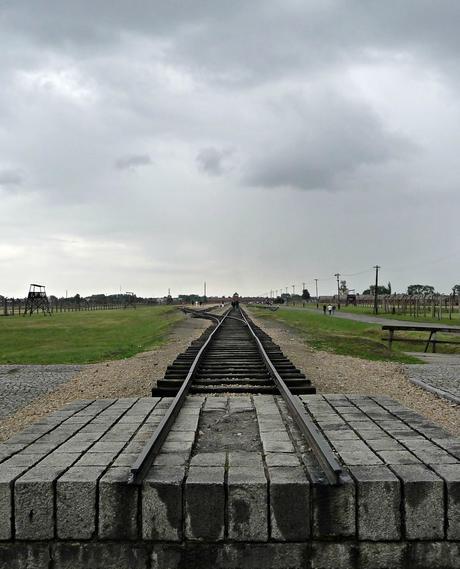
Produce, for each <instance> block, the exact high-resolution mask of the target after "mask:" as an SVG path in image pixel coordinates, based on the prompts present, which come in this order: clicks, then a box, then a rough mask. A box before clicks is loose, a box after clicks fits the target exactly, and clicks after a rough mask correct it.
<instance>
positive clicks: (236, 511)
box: [228, 466, 268, 541]
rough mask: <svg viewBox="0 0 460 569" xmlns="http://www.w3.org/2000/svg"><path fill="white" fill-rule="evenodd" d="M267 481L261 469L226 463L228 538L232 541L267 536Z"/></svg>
mask: <svg viewBox="0 0 460 569" xmlns="http://www.w3.org/2000/svg"><path fill="white" fill-rule="evenodd" d="M267 510H268V504H267V481H266V478H265V474H264V471H263V469H262V468H260V467H257V466H256V467H250V466H249V467H247V466H230V468H229V471H228V525H229V527H228V537H229V538H230V539H232V540H235V541H266V540H267V539H268V519H267V518H268V513H267Z"/></svg>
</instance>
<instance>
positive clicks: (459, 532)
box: [433, 463, 460, 540]
mask: <svg viewBox="0 0 460 569" xmlns="http://www.w3.org/2000/svg"><path fill="white" fill-rule="evenodd" d="M433 469H434V470H435V472H436V473H437V474H438V475H439V476H440V477H441V478H442V479H443V480H444V483H445V486H446V490H447V492H446V498H447V539H458V540H460V464H458V463H457V464H439V465H434V466H433Z"/></svg>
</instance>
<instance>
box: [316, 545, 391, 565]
mask: <svg viewBox="0 0 460 569" xmlns="http://www.w3.org/2000/svg"><path fill="white" fill-rule="evenodd" d="M358 556H359V554H358V550H357V548H356V546H355V545H354V544H352V543H346V542H345V543H327V542H322V543H318V542H314V543H313V544H312V553H311V569H358V567H359V557H358ZM393 569H394V568H393Z"/></svg>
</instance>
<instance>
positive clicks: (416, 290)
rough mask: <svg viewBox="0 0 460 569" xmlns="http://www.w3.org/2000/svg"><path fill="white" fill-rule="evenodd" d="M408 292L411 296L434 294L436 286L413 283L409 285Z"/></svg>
mask: <svg viewBox="0 0 460 569" xmlns="http://www.w3.org/2000/svg"><path fill="white" fill-rule="evenodd" d="M407 294H408V295H410V296H415V295H421V294H423V295H424V296H426V295H428V294H434V286H431V285H420V284H413V285H409V286H408V287H407Z"/></svg>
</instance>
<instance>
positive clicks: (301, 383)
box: [152, 308, 316, 397]
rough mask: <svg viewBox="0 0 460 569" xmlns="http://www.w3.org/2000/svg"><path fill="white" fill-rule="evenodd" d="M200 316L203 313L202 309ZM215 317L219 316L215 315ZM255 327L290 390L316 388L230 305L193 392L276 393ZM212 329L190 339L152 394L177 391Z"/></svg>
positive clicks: (201, 363) (203, 360)
mask: <svg viewBox="0 0 460 569" xmlns="http://www.w3.org/2000/svg"><path fill="white" fill-rule="evenodd" d="M200 315H201V316H203V313H200ZM213 316H214V318H215V319H216V320H217V318H216V316H215V315H213ZM251 330H252V331H253V332H254V333H255V335H256V337H257V338H258V339H259V340H260V342H261V343H262V346H263V348H264V350H265V353H266V354H267V355H268V358H269V359H270V361H271V362H272V364H273V366H274V367H275V369H276V371H277V372H278V373H279V375H280V376H281V377H282V378H283V380H284V381H285V383H286V385H287V386H288V387H289V388H290V390H291V391H292V393H296V394H298V395H300V394H307V393H316V389H315V388H314V387H313V386H312V385H311V382H310V380H309V379H307V378H306V377H305V375H304V374H303V373H302V372H301V371H299V370H298V369H297V368H296V367H295V366H294V364H293V363H292V362H291V361H289V359H288V358H287V357H286V356H285V355H284V354H283V353H282V351H281V349H280V347H279V346H277V345H276V344H275V343H274V342H273V341H272V339H271V338H270V337H269V336H268V335H267V334H266V333H265V332H263V331H262V330H261V329H260V328H258V327H257V326H255V325H254V324H253V323H252V322H250V320H249V318H248V316H247V314H245V313H242V312H241V310H240V309H239V308H233V309H231V310H230V311H229V312H228V313H227V314H226V315H225V317H223V318H222V322H221V324H220V326H219V328H218V330H216V333H215V334H214V337H213V340H212V343H211V344H210V345H209V346H208V347H207V349H206V352H205V353H204V354H203V356H202V357H201V358H200V361H199V362H198V365H197V366H196V370H195V373H194V376H193V382H192V383H191V386H190V393H264V394H268V393H270V394H276V393H278V388H277V386H276V384H275V383H274V381H273V378H272V375H271V372H270V369H269V368H268V367H267V364H266V362H265V360H264V358H263V356H262V354H261V352H260V350H259V347H258V345H257V342H256V340H255V337H254V336H253V334H252V333H251ZM209 333H210V332H205V334H203V336H202V337H201V338H200V339H199V340H197V341H196V342H192V344H191V345H190V346H189V348H188V349H187V350H186V351H185V352H184V353H182V354H180V355H179V356H178V357H177V358H176V360H175V361H174V362H173V364H172V365H170V366H168V368H167V370H166V373H165V377H164V379H162V380H159V381H158V382H157V387H156V388H155V389H154V390H153V391H152V395H154V396H156V397H165V396H174V395H176V393H177V392H178V391H179V389H180V387H181V385H182V383H183V382H184V380H185V378H186V377H187V374H188V371H189V369H190V366H191V365H192V363H193V361H194V359H195V358H196V356H197V354H198V352H199V350H200V348H201V347H202V346H203V344H204V343H205V342H206V340H207V338H208V337H209Z"/></svg>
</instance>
